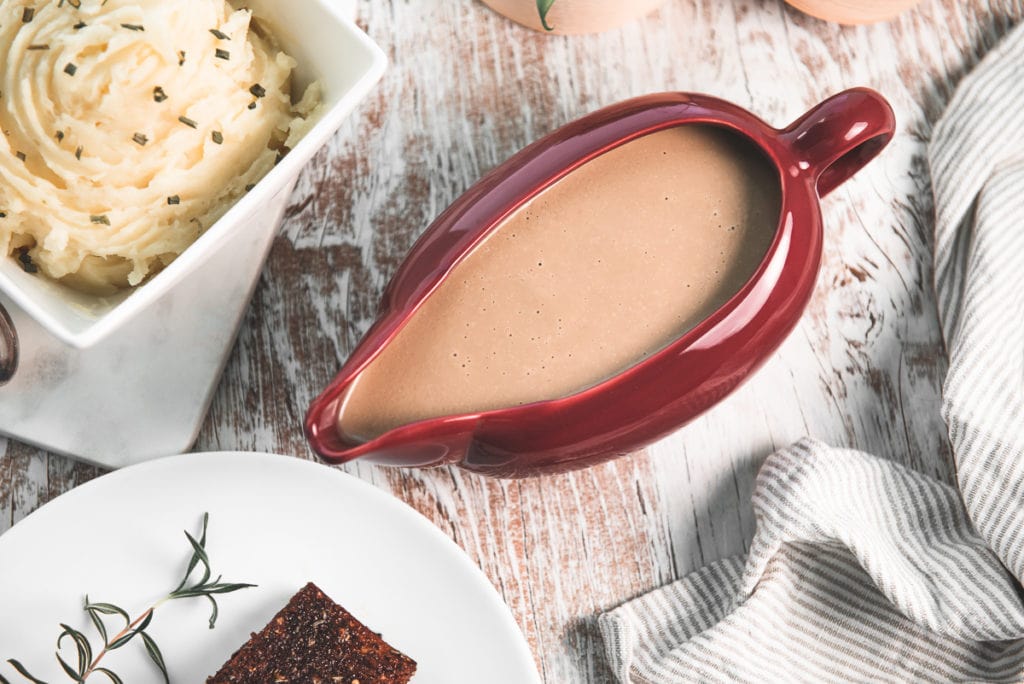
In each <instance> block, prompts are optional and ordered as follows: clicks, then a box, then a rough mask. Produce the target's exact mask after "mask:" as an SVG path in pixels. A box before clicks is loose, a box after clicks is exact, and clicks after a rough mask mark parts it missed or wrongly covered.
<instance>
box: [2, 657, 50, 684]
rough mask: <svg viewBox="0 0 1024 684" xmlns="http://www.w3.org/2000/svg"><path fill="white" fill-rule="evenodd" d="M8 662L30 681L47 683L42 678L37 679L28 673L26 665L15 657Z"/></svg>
mask: <svg viewBox="0 0 1024 684" xmlns="http://www.w3.org/2000/svg"><path fill="white" fill-rule="evenodd" d="M7 662H9V663H10V664H11V667H13V668H14V669H15V670H17V671H18V674H20V675H21V676H22V677H24V678H25V679H27V680H29V681H30V682H32V684H46V682H44V681H43V680H42V679H36V678H35V677H33V676H32V675H30V674H29V673H28V670H26V669H25V666H24V665H22V664H21V663H19V662H18V661H17V660H15V659H14V658H11V659H10V660H8V661H7Z"/></svg>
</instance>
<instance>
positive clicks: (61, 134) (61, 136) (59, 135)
mask: <svg viewBox="0 0 1024 684" xmlns="http://www.w3.org/2000/svg"><path fill="white" fill-rule="evenodd" d="M62 140H64V131H57V142H60V141H62Z"/></svg>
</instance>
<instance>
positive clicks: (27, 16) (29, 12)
mask: <svg viewBox="0 0 1024 684" xmlns="http://www.w3.org/2000/svg"><path fill="white" fill-rule="evenodd" d="M35 16H36V11H35V10H34V9H33V8H31V7H26V8H25V9H23V10H22V11H21V22H22V23H23V24H27V23H29V22H30V21H32V19H34V18H35Z"/></svg>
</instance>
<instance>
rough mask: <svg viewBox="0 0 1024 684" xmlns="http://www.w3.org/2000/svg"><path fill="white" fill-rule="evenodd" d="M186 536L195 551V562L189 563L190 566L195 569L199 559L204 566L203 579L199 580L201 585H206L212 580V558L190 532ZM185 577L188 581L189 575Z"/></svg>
mask: <svg viewBox="0 0 1024 684" xmlns="http://www.w3.org/2000/svg"><path fill="white" fill-rule="evenodd" d="M185 536H186V537H187V538H188V543H189V544H191V545H192V550H193V551H194V555H193V556H192V559H193V560H192V561H191V562H190V563H189V566H190V567H192V568H194V567H195V559H197V558H198V559H199V562H200V563H202V564H203V578H202V579H201V580H199V584H206V582H207V581H208V580H209V579H210V574H211V573H210V557H209V556H207V555H206V549H204V548H203V546H202V544H200V543H199V542H197V541H196V539H195V537H193V536H192V535H191V534H189V533H188V532H186V533H185ZM191 572H192V571H191V570H189V573H191ZM185 577H186V579H187V578H188V575H186V576H185Z"/></svg>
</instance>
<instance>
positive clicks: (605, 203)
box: [338, 124, 781, 442]
mask: <svg viewBox="0 0 1024 684" xmlns="http://www.w3.org/2000/svg"><path fill="white" fill-rule="evenodd" d="M780 205H781V197H780V190H779V182H778V178H777V177H776V172H775V171H774V167H773V166H772V164H771V163H770V162H769V161H768V160H767V159H765V158H764V157H763V156H762V154H761V152H760V151H759V150H758V149H757V148H756V147H755V146H754V145H753V144H751V143H750V142H748V141H747V140H746V139H745V138H743V137H741V136H739V135H737V134H734V133H732V132H729V131H726V130H725V129H719V128H715V127H712V126H704V125H695V124H691V125H685V126H678V127H675V128H671V129H667V130H663V131H659V132H657V133H652V134H650V135H646V136H644V137H642V138H638V139H636V140H633V141H631V142H628V143H625V144H623V145H621V146H619V147H617V148H615V149H613V150H611V151H609V152H606V153H604V154H603V155H601V156H599V157H597V158H595V159H593V160H591V161H589V162H587V163H586V164H584V165H583V166H581V167H579V168H578V169H576V170H575V171H573V172H571V173H570V174H568V175H567V176H565V177H564V178H562V179H561V180H559V181H557V182H556V183H554V184H553V185H551V186H550V187H548V188H547V189H545V190H544V191H543V192H541V193H540V194H538V195H537V196H536V197H534V198H533V199H532V200H530V201H529V202H527V203H526V204H524V205H522V206H521V207H519V208H518V209H516V210H515V211H514V212H513V213H512V214H511V215H510V216H508V217H507V218H506V219H504V220H503V221H502V222H501V224H500V225H498V226H497V227H496V228H495V229H494V230H493V231H492V232H491V233H490V235H489V236H488V237H487V238H486V239H485V240H484V241H482V242H481V243H480V244H479V245H478V246H476V247H475V248H474V249H473V251H472V252H470V253H469V254H468V255H467V256H466V257H465V258H464V259H463V260H462V261H461V262H460V263H459V264H457V265H456V266H455V267H454V268H453V269H452V271H451V272H450V273H449V274H448V275H447V276H446V278H445V279H444V281H443V282H442V283H441V284H440V285H439V286H438V288H437V289H436V290H435V291H434V292H433V293H432V294H431V295H430V296H429V297H428V298H427V299H426V301H424V302H423V304H422V306H421V307H420V309H419V310H418V311H416V313H415V314H413V316H412V317H411V318H410V319H409V320H408V321H407V322H406V323H405V325H404V326H403V327H402V329H401V330H399V332H398V333H397V334H396V335H395V337H394V338H392V340H391V341H390V342H389V343H388V344H387V345H386V346H385V347H384V348H383V349H382V350H381V352H380V353H379V354H378V356H377V357H376V358H374V359H373V361H371V362H370V364H369V365H368V366H367V367H366V368H365V369H364V370H363V371H362V372H361V373H360V375H359V377H358V378H357V379H356V380H355V381H354V382H353V384H352V385H351V387H350V389H349V390H348V392H347V394H346V396H345V398H344V400H343V402H342V405H341V410H340V412H339V417H338V426H339V429H340V431H341V433H342V434H343V435H344V436H345V437H346V438H347V439H350V440H351V441H353V442H360V441H366V440H369V439H372V438H374V437H377V436H379V435H381V434H383V433H385V432H387V431H388V430H391V429H393V428H395V427H398V426H401V425H405V424H408V423H412V422H415V421H418V420H423V419H427V418H435V417H440V416H447V415H458V414H466V413H477V412H482V411H487V410H493V409H500V408H508V407H513V406H516V405H521V404H527V403H532V402H537V401H545V400H550V399H556V398H560V397H565V396H569V395H571V394H575V393H577V392H579V391H581V390H584V389H586V388H588V387H592V386H594V385H596V384H598V383H600V382H602V381H604V380H606V379H608V378H610V377H612V376H614V375H616V374H618V373H620V372H622V371H623V370H625V369H627V368H629V367H630V366H633V365H635V364H636V363H638V362H639V361H642V360H643V359H644V358H646V357H647V356H649V355H651V354H653V353H655V352H657V351H659V350H661V349H663V348H665V347H666V346H667V345H669V344H670V343H672V342H673V341H674V340H675V339H677V338H678V337H679V336H680V335H682V334H683V333H685V332H686V331H688V330H690V329H691V328H693V327H694V326H695V325H697V324H698V323H699V322H700V321H702V320H703V319H705V318H707V317H708V316H709V315H710V314H711V313H713V312H714V311H715V310H716V309H718V308H720V307H721V306H722V305H723V304H725V302H726V301H727V300H728V299H729V298H730V297H731V296H732V295H734V294H736V293H737V292H738V291H739V290H740V289H741V288H742V287H743V285H744V284H745V283H746V282H747V281H748V280H749V279H750V278H751V276H753V274H754V273H755V271H756V270H757V268H758V266H759V265H760V263H761V261H762V259H763V258H764V256H765V254H766V252H767V250H768V247H769V246H770V244H771V242H772V238H773V237H774V234H775V231H776V228H777V225H778V219H779V211H780Z"/></svg>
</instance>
